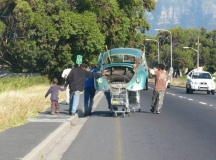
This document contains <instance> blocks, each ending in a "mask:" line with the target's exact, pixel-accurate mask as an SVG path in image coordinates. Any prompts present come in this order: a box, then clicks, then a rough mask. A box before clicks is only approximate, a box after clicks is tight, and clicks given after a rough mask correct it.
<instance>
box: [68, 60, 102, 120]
mask: <svg viewBox="0 0 216 160" xmlns="http://www.w3.org/2000/svg"><path fill="white" fill-rule="evenodd" d="M86 67H87V65H86V64H84V63H82V64H81V65H80V67H76V68H73V69H72V70H71V72H70V73H69V75H68V77H67V83H66V85H67V84H69V88H70V109H69V114H70V115H72V116H74V115H75V114H76V110H77V107H78V105H79V98H80V92H82V91H83V90H84V86H85V81H86V78H99V77H102V76H104V75H106V71H104V72H103V73H102V74H100V73H96V72H89V71H86Z"/></svg>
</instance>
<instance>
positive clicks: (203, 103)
mask: <svg viewBox="0 0 216 160" xmlns="http://www.w3.org/2000/svg"><path fill="white" fill-rule="evenodd" d="M199 103H201V104H207V103H204V102H199Z"/></svg>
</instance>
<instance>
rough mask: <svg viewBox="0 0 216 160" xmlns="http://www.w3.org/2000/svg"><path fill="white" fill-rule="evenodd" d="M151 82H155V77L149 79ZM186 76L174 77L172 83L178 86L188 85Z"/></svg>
mask: <svg viewBox="0 0 216 160" xmlns="http://www.w3.org/2000/svg"><path fill="white" fill-rule="evenodd" d="M148 81H149V82H152V83H154V79H152V78H151V79H149V80H148ZM186 81H187V80H186V78H173V79H172V82H171V83H170V84H171V86H177V87H185V85H186Z"/></svg>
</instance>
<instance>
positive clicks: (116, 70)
mask: <svg viewBox="0 0 216 160" xmlns="http://www.w3.org/2000/svg"><path fill="white" fill-rule="evenodd" d="M98 70H99V71H100V72H103V71H104V70H107V72H108V74H109V76H107V77H101V78H98V79H96V81H95V82H96V83H95V88H96V89H97V90H103V91H105V90H110V89H112V87H116V86H118V88H119V87H120V88H125V89H127V90H129V91H138V90H142V89H147V88H148V65H147V62H146V57H145V54H144V53H143V52H142V51H141V50H139V49H135V48H115V49H111V50H108V51H107V52H104V53H101V54H100V55H99V58H98Z"/></svg>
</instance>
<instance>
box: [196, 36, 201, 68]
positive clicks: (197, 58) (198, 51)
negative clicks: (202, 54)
mask: <svg viewBox="0 0 216 160" xmlns="http://www.w3.org/2000/svg"><path fill="white" fill-rule="evenodd" d="M197 41H198V42H197V69H198V67H199V45H200V43H199V36H198V40H197Z"/></svg>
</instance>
